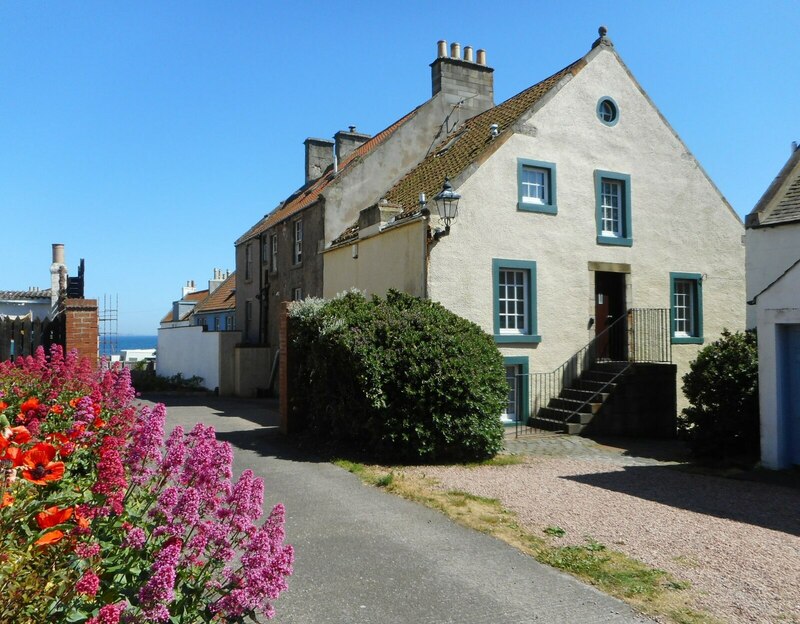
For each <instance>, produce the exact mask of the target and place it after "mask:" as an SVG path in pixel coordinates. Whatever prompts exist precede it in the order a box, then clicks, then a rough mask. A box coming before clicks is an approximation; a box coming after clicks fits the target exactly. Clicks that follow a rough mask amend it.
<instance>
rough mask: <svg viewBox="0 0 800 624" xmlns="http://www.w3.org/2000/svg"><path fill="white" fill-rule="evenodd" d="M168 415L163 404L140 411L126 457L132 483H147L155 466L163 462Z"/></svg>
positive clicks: (145, 407)
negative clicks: (165, 425) (162, 453)
mask: <svg viewBox="0 0 800 624" xmlns="http://www.w3.org/2000/svg"><path fill="white" fill-rule="evenodd" d="M166 415H167V408H166V407H164V405H163V404H162V403H159V404H158V405H156V406H155V407H154V408H153V409H152V410H151V409H150V408H149V407H147V406H144V407H142V409H141V410H140V411H139V415H138V417H137V418H136V422H135V423H134V425H133V432H132V436H131V441H130V444H129V445H128V449H127V451H126V457H125V460H126V463H127V464H128V465H129V466H130V468H131V475H132V476H131V481H133V482H134V483H137V484H143V483H145V482H147V480H148V479H149V478H150V477H151V476H152V474H153V472H154V470H153V464H155V463H160V462H161V444H162V441H163V439H164V420H165V419H166Z"/></svg>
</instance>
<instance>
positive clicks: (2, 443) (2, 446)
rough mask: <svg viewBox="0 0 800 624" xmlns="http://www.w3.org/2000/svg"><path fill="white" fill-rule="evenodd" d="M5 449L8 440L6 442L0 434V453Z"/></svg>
mask: <svg viewBox="0 0 800 624" xmlns="http://www.w3.org/2000/svg"><path fill="white" fill-rule="evenodd" d="M6 448H8V440H6V437H5V436H4V435H3V434H2V433H0V452H2V451H4V450H5V449H6Z"/></svg>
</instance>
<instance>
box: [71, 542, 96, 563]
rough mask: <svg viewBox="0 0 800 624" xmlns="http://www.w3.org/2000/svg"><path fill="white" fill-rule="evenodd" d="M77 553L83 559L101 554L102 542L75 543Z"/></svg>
mask: <svg viewBox="0 0 800 624" xmlns="http://www.w3.org/2000/svg"><path fill="white" fill-rule="evenodd" d="M75 554H76V555H78V556H79V557H81V558H82V559H91V558H92V557H96V556H97V555H99V554H100V544H98V543H97V542H92V543H86V542H81V543H79V544H76V545H75Z"/></svg>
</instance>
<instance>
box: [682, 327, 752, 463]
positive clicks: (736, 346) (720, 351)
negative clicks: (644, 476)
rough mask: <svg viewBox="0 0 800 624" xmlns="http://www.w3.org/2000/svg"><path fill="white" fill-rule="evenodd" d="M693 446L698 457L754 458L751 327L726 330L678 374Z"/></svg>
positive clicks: (688, 433)
mask: <svg viewBox="0 0 800 624" xmlns="http://www.w3.org/2000/svg"><path fill="white" fill-rule="evenodd" d="M683 392H684V394H685V395H686V398H687V399H688V401H689V403H690V404H691V406H690V407H688V408H686V409H685V410H683V417H684V429H685V432H686V434H687V435H688V439H689V444H690V446H691V448H692V451H693V452H694V453H695V454H696V455H698V456H703V457H716V458H723V457H733V456H737V455H747V456H752V457H758V455H759V448H760V433H759V413H758V346H757V343H756V334H755V332H745V333H742V332H737V333H735V334H732V333H730V332H728V331H724V332H723V333H722V338H720V339H719V340H717V341H715V342H713V343H711V344H710V345H708V346H707V347H705V348H704V349H702V350H701V351H700V353H699V354H698V355H697V359H696V360H695V361H694V362H692V364H691V369H690V371H689V372H688V373H686V374H685V375H684V376H683Z"/></svg>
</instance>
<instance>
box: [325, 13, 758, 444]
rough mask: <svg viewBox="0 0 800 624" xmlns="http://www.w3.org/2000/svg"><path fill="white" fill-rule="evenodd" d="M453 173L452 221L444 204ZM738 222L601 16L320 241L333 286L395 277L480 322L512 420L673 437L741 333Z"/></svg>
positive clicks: (374, 286) (370, 285)
mask: <svg viewBox="0 0 800 624" xmlns="http://www.w3.org/2000/svg"><path fill="white" fill-rule="evenodd" d="M446 178H448V179H449V182H450V184H451V185H452V188H453V191H454V192H455V193H456V194H457V195H460V201H459V204H458V215H457V217H456V218H455V219H453V220H452V221H451V223H450V224H449V225H448V224H446V223H445V222H444V220H443V219H442V218H441V217H439V216H436V209H434V204H435V203H436V202H435V201H434V197H435V196H436V195H437V194H439V193H440V191H441V189H442V188H443V187H442V185H443V182H444V181H445V179H446ZM742 234H743V228H742V222H741V220H740V219H739V217H738V216H737V215H736V213H735V212H734V211H733V210H732V208H731V207H730V205H729V204H728V203H727V201H726V200H725V198H724V197H722V195H721V194H720V192H719V190H718V189H717V188H716V186H715V185H714V183H713V182H712V181H711V179H710V178H709V177H708V175H707V174H706V173H705V171H704V170H703V169H702V167H701V166H700V164H699V163H698V162H697V160H696V159H695V158H694V156H693V155H692V154H691V152H690V151H689V149H688V148H687V147H686V145H685V144H684V143H683V142H682V141H681V139H680V137H679V136H678V135H677V134H676V132H675V131H674V130H673V129H672V127H671V126H670V125H669V123H668V122H667V121H666V119H664V117H663V116H662V115H661V113H660V112H659V111H658V109H657V108H656V107H655V105H654V104H653V102H652V101H651V100H650V98H649V97H648V96H647V94H646V93H645V92H644V90H643V89H642V87H641V86H640V85H639V83H638V82H637V81H636V79H635V78H634V77H633V76H632V75H631V73H630V71H629V70H628V68H627V67H626V66H625V64H624V63H623V62H622V60H621V59H620V57H619V55H618V54H617V52H616V50H615V49H614V46H613V44H612V43H611V41H610V39H609V38H608V37H607V36H606V31H605V29H604V28H601V29H600V37H599V38H598V39H597V40H596V41H595V42H594V44H593V45H592V48H591V50H590V51H589V53H588V54H586V55H585V56H584V57H582V58H580V59H578V60H577V61H576V62H574V63H572V64H571V65H568V66H567V67H565V68H564V69H562V70H561V71H559V72H557V73H555V74H553V75H552V76H550V77H549V78H546V79H545V80H543V81H541V82H539V83H537V84H535V85H533V86H532V87H530V88H528V89H526V90H525V91H523V92H521V93H519V94H517V95H516V96H514V97H512V98H510V99H509V100H507V101H505V102H503V103H502V104H499V105H497V106H495V107H493V108H490V109H489V110H487V111H486V112H483V113H481V114H479V115H476V116H474V117H472V118H471V119H469V120H468V121H467V122H466V123H464V124H462V125H460V126H459V127H457V128H456V129H455V130H454V131H453V132H451V133H450V135H449V136H447V137H446V138H445V139H444V140H443V141H441V142H440V143H439V144H438V145H437V146H435V147H434V148H433V149H431V150H430V153H429V154H428V156H427V157H426V158H425V159H424V160H423V161H422V163H420V165H418V166H417V167H416V168H414V169H413V170H411V171H410V173H408V175H406V176H405V177H404V178H403V179H402V180H401V181H400V182H398V183H397V184H396V185H395V186H393V187H392V188H391V189H387V192H386V194H385V195H384V198H383V199H382V200H381V202H379V204H377V205H376V206H374V207H373V208H371V209H367V210H364V211H362V214H361V218H360V219H359V221H358V222H357V223H355V224H353V225H352V226H351V227H350V228H348V229H347V230H345V231H344V232H343V233H342V234H341V235H340V236H339V237H338V238H336V239H335V240H334V241H332V244H330V245H329V246H328V248H327V249H326V252H325V255H324V296H325V297H330V296H333V295H335V294H336V293H337V292H341V291H343V290H345V289H346V288H349V287H353V286H355V287H357V288H360V289H363V290H366V291H367V292H368V293H377V294H381V293H384V292H386V290H388V289H389V288H395V289H398V290H404V291H407V292H410V293H412V294H415V295H419V296H422V297H430V298H431V299H433V300H436V301H439V302H441V303H442V304H443V305H445V306H446V307H447V308H449V309H451V310H453V311H454V312H456V313H458V314H460V315H461V316H464V317H466V318H468V319H471V320H472V321H474V322H475V323H477V324H478V325H480V326H481V327H483V328H484V329H485V330H486V331H487V332H488V333H490V334H491V335H493V336H494V338H495V341H496V342H497V345H498V347H499V348H500V350H501V352H502V353H503V356H504V357H505V361H506V366H507V375H508V379H509V398H508V407H507V410H506V414H505V420H506V421H507V422H515V423H530V424H534V425H536V426H539V427H543V428H551V429H557V430H564V431H570V432H580V431H583V430H585V429H586V427H587V425H590V423H592V424H591V425H590V430H592V429H593V430H594V431H605V432H616V433H646V434H650V435H657V434H663V435H670V434H672V433H674V427H675V414H676V409H677V408H678V407H680V406H681V405H682V404H683V401H682V399H676V388H679V387H680V376H681V375H682V374H683V373H684V372H685V371H687V370H688V366H689V363H690V362H691V361H692V360H693V359H694V358H695V357H696V355H697V353H698V351H699V349H701V348H702V345H703V344H705V343H707V342H709V341H710V340H713V339H715V338H716V337H718V336H719V335H720V333H721V332H722V330H723V329H725V328H727V329H730V330H739V329H743V328H744V316H745V314H744V305H743V302H744V246H743V243H742ZM676 373H677V378H676ZM633 381H636V383H632V382H633ZM626 387H627V388H628V389H627V390H625V388H626ZM609 398H610V401H607V399H609ZM611 412H614V414H616V415H609V414H610V413H611ZM597 413H600V414H601V415H602V414H605V418H604V419H598V418H596V417H595V418H593V415H595V414H597Z"/></svg>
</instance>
